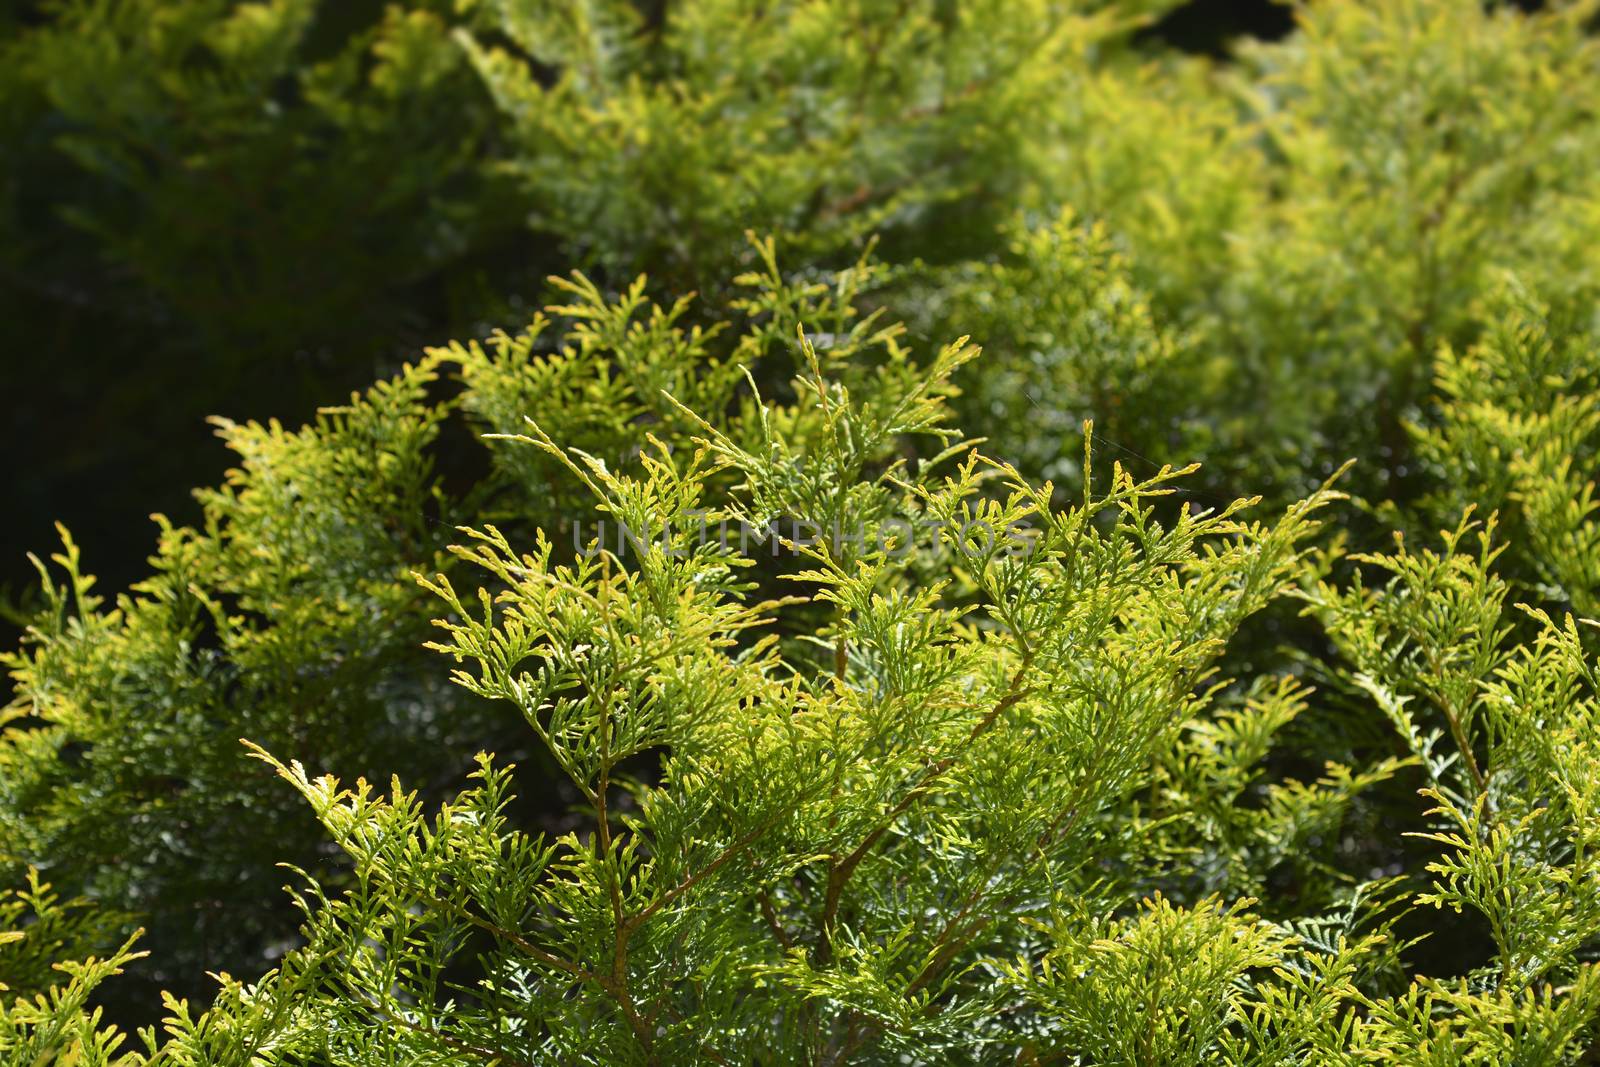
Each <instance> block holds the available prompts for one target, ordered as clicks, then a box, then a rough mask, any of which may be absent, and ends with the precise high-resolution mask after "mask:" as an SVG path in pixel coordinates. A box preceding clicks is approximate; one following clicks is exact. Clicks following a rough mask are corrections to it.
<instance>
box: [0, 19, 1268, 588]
mask: <svg viewBox="0 0 1600 1067" xmlns="http://www.w3.org/2000/svg"><path fill="white" fill-rule="evenodd" d="M742 6H743V5H738V4H708V5H693V6H691V7H687V8H685V9H683V10H677V9H674V10H673V13H672V18H671V19H670V20H668V19H667V4H666V2H665V0H647V2H644V3H641V4H639V5H638V6H637V7H633V8H629V7H627V6H625V5H623V6H619V5H600V6H599V7H598V8H596V9H595V10H604V11H606V12H609V15H608V16H607V17H608V18H611V19H612V20H613V23H612V24H604V25H581V24H577V23H572V24H567V23H565V22H564V21H563V18H562V15H561V11H562V10H563V9H562V8H561V6H560V5H552V6H549V7H548V9H546V10H544V11H543V13H541V5H538V4H528V3H488V2H485V3H476V2H463V3H456V2H454V0H423V2H410V0H408V2H406V3H385V2H382V0H337V2H333V0H324V2H315V0H291V2H285V0H274V2H270V3H237V2H228V0H115V2H112V0H99V2H88V0H56V2H28V0H18V2H16V3H12V4H9V5H4V11H3V12H0V51H3V55H0V152H3V155H4V159H5V166H4V167H3V173H0V315H3V316H4V321H5V322H6V324H7V327H6V334H7V337H8V338H9V343H8V345H7V353H6V358H5V385H6V392H7V394H8V395H9V396H11V397H13V398H17V397H26V398H27V399H26V402H22V403H13V404H12V405H11V409H10V411H9V413H8V416H9V417H8V419H7V420H6V423H5V426H4V428H3V430H0V447H3V449H4V452H5V454H6V455H8V456H12V457H16V458H17V459H18V460H19V466H18V468H17V471H18V473H17V475H16V476H15V477H14V478H12V480H11V482H10V484H9V488H10V497H11V500H12V504H13V508H12V519H11V521H9V522H7V523H6V526H5V530H4V532H3V534H0V586H4V587H8V588H9V589H10V590H11V592H12V594H13V595H19V594H23V593H24V592H25V590H26V589H27V588H28V587H29V586H30V585H31V582H32V571H31V568H30V567H29V566H28V564H27V561H26V559H25V558H24V552H26V551H29V550H31V551H35V552H40V551H44V550H46V549H48V548H49V546H50V545H51V544H52V543H54V541H55V535H54V532H53V531H52V530H51V523H52V522H53V521H56V520H61V521H65V522H66V523H67V524H68V525H69V526H70V527H71V528H72V529H73V530H74V531H75V532H76V534H77V536H78V537H79V538H80V540H81V541H82V542H83V543H84V545H85V546H86V547H87V548H88V550H89V552H90V554H91V556H92V558H94V559H95V560H96V562H97V565H98V567H99V568H100V569H101V570H102V572H103V573H104V574H105V575H106V576H107V579H108V580H110V581H112V582H114V583H116V584H117V585H123V584H126V583H127V582H129V581H132V580H134V579H135V578H137V577H138V576H139V575H140V573H142V570H143V561H144V557H145V555H146V554H147V551H148V547H147V540H148V537H149V534H150V532H151V527H150V526H149V525H148V523H147V519H146V516H147V515H148V514H150V513H151V512H152V511H160V512H164V513H169V514H173V515H175V516H182V517H184V518H186V519H187V518H189V517H192V516H193V515H195V514H196V512H195V511H194V505H193V503H192V502H191V501H190V500H189V490H190V488H191V487H192V486H194V485H198V484H204V483H207V482H210V481H212V480H214V478H215V475H216V472H217V471H218V470H220V469H221V468H222V467H223V466H224V465H225V464H226V462H227V453H226V451H225V449H224V448H223V447H222V445H221V443H220V442H219V441H218V440H217V439H216V438H215V437H214V436H213V435H212V434H211V432H210V430H209V429H208V427H207V426H206V424H205V419H206V418H207V417H209V416H211V415H216V414H224V415H228V416H230V417H233V418H256V419H264V418H270V417H282V418H287V419H291V420H294V421H299V420H300V419H303V418H304V417H305V416H306V414H307V413H308V412H309V411H311V410H312V409H313V408H315V407H316V406H317V405H319V404H324V403H328V402H331V401H334V400H336V399H337V398H339V397H341V396H343V395H345V394H347V393H348V392H349V390H351V389H353V388H356V387H359V386H361V385H364V384H365V383H366V382H368V381H370V380H371V379H372V378H373V377H374V376H375V375H378V374H381V373H386V372H390V371H393V370H394V369H395V368H396V367H398V365H399V363H400V362H402V361H403V360H405V359H409V358H413V357H414V356H415V354H416V353H417V352H418V351H419V350H420V349H421V347H422V346H424V345H426V344H434V343H439V342H441V341H443V340H446V339H448V338H451V337H457V336H463V335H477V334H481V333H483V332H485V330H486V329H487V328H489V327H491V326H504V327H507V328H516V327H518V326H520V325H521V324H522V322H523V320H524V319H525V318H526V317H527V316H528V314H529V313H530V309H531V308H534V307H537V306H538V304H539V303H540V301H541V299H542V298H543V296H544V295H545V293H544V278H545V277H546V276H547V275H550V274H552V273H561V272H564V271H565V270H567V269H569V268H571V267H573V266H582V267H584V268H585V269H587V270H589V271H590V272H591V274H592V275H594V276H595V277H597V278H598V279H599V280H600V281H601V282H602V284H606V283H610V284H622V283H625V282H626V281H628V280H630V279H631V277H632V275H633V273H634V272H637V271H648V272H650V274H651V276H652V278H653V279H654V280H655V282H656V283H657V284H658V285H659V286H660V287H662V288H663V289H664V290H665V289H675V290H676V291H683V290H685V289H688V288H695V287H702V286H710V285H716V284H721V283H722V282H725V281H726V279H727V278H728V277H731V272H730V271H729V264H730V263H731V262H732V261H733V260H735V259H736V258H737V256H738V255H739V253H740V252H741V250H742V249H743V248H744V247H745V246H744V244H743V239H742V232H743V230H744V229H745V228H746V227H754V228H756V229H758V230H761V231H762V232H771V233H779V234H781V235H784V236H786V237H790V238H793V240H792V241H790V242H789V243H787V244H786V262H788V263H791V264H796V263H800V262H803V259H802V258H801V257H803V256H808V257H815V258H817V259H818V260H826V259H827V257H828V256H829V254H836V253H839V252H840V251H841V250H846V254H847V255H849V254H850V253H849V252H848V249H849V248H850V247H851V246H852V244H853V243H856V242H859V241H860V239H861V238H862V237H863V235H865V234H867V233H869V232H875V231H882V232H883V235H884V242H885V244H884V248H885V251H886V252H890V253H892V254H893V255H894V257H895V258H896V259H900V258H907V257H911V256H926V257H929V258H932V259H936V260H946V259H950V258H953V257H961V256H967V255H980V254H982V253H984V252H986V251H988V250H990V249H992V248H994V247H996V244H995V233H994V230H995V223H996V222H998V221H1000V220H1003V219H1005V218H1007V217H1008V216H1009V214H1010V212H1012V211H1013V210H1014V209H1015V208H1016V207H1017V206H1018V205H1019V204H1021V203H1033V202H1043V201H1044V200H1046V199H1048V198H1050V197H1051V196H1053V195H1054V192H1053V187H1054V185H1055V180H1054V179H1053V178H1052V177H1051V173H1050V172H1052V171H1054V170H1055V168H1056V167H1058V166H1059V165H1060V163H1061V161H1060V160H1059V159H1057V158H1052V157H1053V156H1057V155H1059V153H1060V152H1061V151H1063V150H1064V149H1066V150H1070V151H1071V153H1072V154H1073V155H1076V152H1077V148H1076V147H1072V148H1070V149H1067V146H1069V145H1072V144H1073V142H1071V141H1063V140H1062V139H1061V137H1062V134H1063V133H1067V132H1070V131H1064V130H1061V129H1060V123H1061V122H1062V121H1063V120H1065V119H1067V118H1068V117H1069V116H1067V115H1065V114H1063V113H1062V112H1063V109H1068V108H1074V107H1076V105H1075V104H1074V103H1073V101H1072V100H1071V99H1070V97H1071V96H1072V95H1073V94H1074V93H1075V92H1076V91H1077V90H1076V89H1075V88H1074V83H1073V82H1072V81H1067V82H1063V81H1061V80H1060V78H1061V76H1062V75H1063V73H1065V72H1064V71H1063V69H1062V68H1061V65H1062V64H1063V63H1068V62H1070V66H1071V68H1072V69H1074V70H1077V69H1079V68H1081V69H1083V70H1085V71H1086V70H1089V69H1095V68H1098V67H1099V66H1100V65H1101V64H1102V63H1103V62H1105V61H1106V60H1108V59H1109V58H1110V57H1109V56H1104V55H1101V54H1100V53H1102V52H1105V51H1107V50H1108V49H1110V50H1111V51H1116V52H1123V51H1126V49H1125V48H1124V46H1123V44H1118V43H1116V42H1124V43H1125V42H1126V40H1127V36H1126V32H1124V31H1127V32H1132V33H1133V34H1134V35H1135V37H1136V41H1135V49H1134V51H1133V52H1132V53H1131V59H1130V61H1129V62H1121V63H1118V66H1119V67H1121V68H1130V67H1132V66H1133V65H1135V64H1137V63H1141V62H1143V61H1145V59H1147V58H1160V57H1165V56H1168V55H1169V53H1171V54H1174V55H1175V54H1176V50H1178V49H1185V50H1191V51H1198V52H1207V53H1210V54H1215V55H1218V56H1221V55H1223V54H1225V52H1226V50H1227V48H1228V46H1229V43H1230V42H1231V41H1232V40H1233V39H1234V38H1235V37H1236V36H1237V35H1240V34H1244V33H1255V34H1266V35H1269V36H1271V35H1278V34H1281V33H1283V32H1285V31H1287V29H1288V28H1289V22H1288V16H1287V9H1286V8H1283V7H1278V6H1276V5H1273V4H1270V3H1265V2H1262V3H1255V4H1229V3H1199V4H1188V5H1183V6H1181V7H1179V8H1177V9H1175V10H1173V11H1171V12H1167V13H1165V15H1166V17H1165V18H1162V19H1156V20H1153V19H1152V16H1156V15H1160V14H1163V11H1162V10H1161V9H1162V8H1171V7H1173V5H1171V4H1165V5H1151V4H1122V5H1085V10H1087V11H1089V12H1093V11H1094V9H1095V8H1097V7H1098V8H1103V9H1106V10H1105V13H1103V14H1100V15H1093V14H1090V15H1084V14H1078V15H1076V16H1074V17H1073V18H1071V19H1068V20H1065V25H1058V26H1056V29H1055V32H1054V33H1053V34H1052V33H1050V32H1045V30H1046V27H1048V26H1050V25H1053V24H1055V23H1061V22H1063V20H1061V19H1054V18H1052V17H1050V16H1049V12H1048V11H1047V10H1046V8H1047V7H1049V5H1045V6H1044V7H1041V8H1040V10H1039V11H1033V10H1031V9H1030V10H1027V11H1019V12H1017V13H1016V14H1013V15H1005V14H1004V13H1003V12H1002V11H1001V10H1000V8H1001V7H1003V6H1004V5H996V6H995V9H994V10H993V11H990V10H987V9H986V8H985V7H984V6H983V5H963V4H944V5H938V4H930V5H912V7H915V8H917V9H919V10H921V11H922V15H921V17H918V18H904V19H902V18H896V17H892V16H894V15H895V13H896V10H897V9H896V8H895V6H894V5H873V4H864V5H855V6H857V7H859V11H857V12H856V13H855V14H854V15H851V16H850V17H851V18H854V19H855V20H856V21H857V22H859V23H860V25H861V28H862V33H861V34H860V36H859V37H851V36H846V37H845V38H843V39H840V38H838V36H837V33H836V28H835V25H836V24H834V23H831V22H830V21H829V19H827V18H822V17H815V18H809V19H808V18H803V17H798V16H796V17H784V18H775V19H771V20H760V19H753V18H750V17H749V16H748V14H746V15H740V14H739V11H740V9H741V7H742ZM850 6H851V5H846V7H850ZM879 6H881V7H882V11H881V12H876V8H877V7H879ZM573 10H583V11H588V10H590V8H588V7H578V8H574V9H573ZM754 10H755V9H754V8H751V9H750V11H751V12H753V11H754ZM875 12H876V13H875ZM845 14H848V12H845ZM1112 15H1115V20H1113V19H1112V18H1111V16H1112ZM1097 19H1098V21H1096V20H1097ZM1135 20H1136V21H1135ZM808 22H809V26H808V25H807V23H808ZM1090 24H1092V25H1093V29H1092V30H1091V29H1090ZM973 26H982V27H983V32H981V33H976V34H975V33H972V32H970V30H971V27H973ZM1113 29H1115V30H1116V31H1117V32H1116V33H1112V32H1111V31H1112V30H1113ZM1036 33H1037V34H1038V36H1037V37H1036V36H1035V35H1036ZM1113 46H1114V47H1113ZM906 49H911V50H914V52H915V54H917V55H918V56H919V61H918V62H917V63H915V64H907V63H904V62H899V61H895V62H890V61H889V57H893V56H899V55H902V54H904V50H906ZM874 54H876V55H877V56H879V57H881V58H880V59H877V60H874V59H872V55H874ZM1068 57H1070V60H1069V58H1068ZM1022 64H1031V66H1024V65H1022ZM1151 80H1152V82H1153V84H1152V85H1150V86H1148V87H1147V88H1150V89H1152V90H1156V89H1160V91H1164V92H1165V91H1171V92H1175V93H1176V94H1177V96H1178V97H1179V98H1180V99H1181V98H1182V97H1183V96H1185V95H1187V94H1189V93H1190V92H1193V91H1195V89H1196V87H1195V86H1190V87H1189V88H1187V89H1184V88H1177V89H1170V88H1168V89H1162V88H1161V86H1162V84H1163V82H1162V81H1161V80H1159V79H1155V78H1152V79H1151ZM1086 119H1087V116H1079V117H1077V118H1076V119H1075V120H1074V122H1075V124H1076V125H1078V126H1080V127H1081V123H1082V122H1084V121H1085V120H1086ZM1128 147H1129V149H1130V150H1132V149H1133V148H1134V147H1135V146H1134V145H1133V144H1132V143H1131V142H1130V143H1129V146H1128ZM952 212H953V213H955V217H958V218H959V220H960V221H959V224H957V225H952V224H950V222H951V219H952V214H951V213H952ZM1218 224H1219V225H1221V224H1222V221H1221V220H1219V223H1218Z"/></svg>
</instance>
